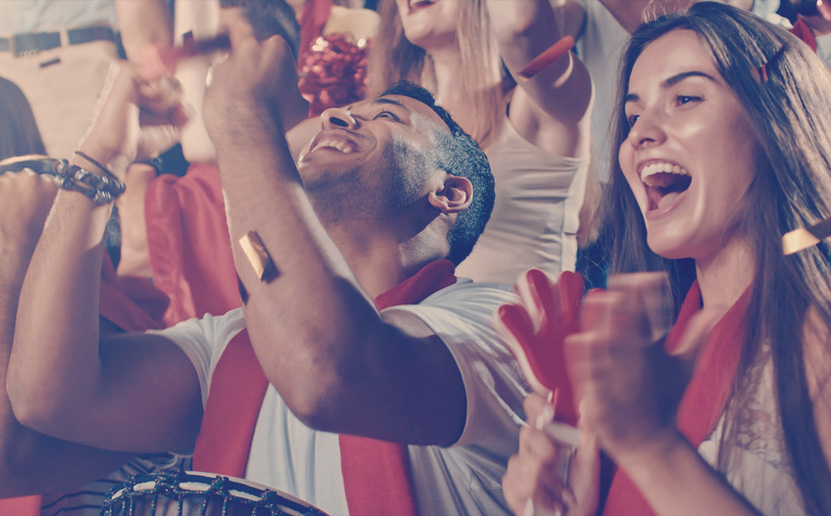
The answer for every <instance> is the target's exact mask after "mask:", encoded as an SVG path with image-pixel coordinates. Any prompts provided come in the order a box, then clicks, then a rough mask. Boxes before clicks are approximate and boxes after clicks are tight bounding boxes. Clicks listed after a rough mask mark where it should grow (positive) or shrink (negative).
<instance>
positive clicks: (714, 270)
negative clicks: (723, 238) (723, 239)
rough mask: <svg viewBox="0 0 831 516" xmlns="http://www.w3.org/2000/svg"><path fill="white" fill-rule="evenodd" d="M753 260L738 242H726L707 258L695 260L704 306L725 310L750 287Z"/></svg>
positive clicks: (746, 245) (750, 252)
mask: <svg viewBox="0 0 831 516" xmlns="http://www.w3.org/2000/svg"><path fill="white" fill-rule="evenodd" d="M755 263H756V260H754V258H753V253H752V251H751V249H750V246H749V245H748V244H747V242H739V241H733V242H730V243H728V245H726V246H725V247H723V248H722V249H721V250H720V251H719V252H718V253H716V254H715V255H714V256H712V257H710V258H707V259H696V261H695V268H696V276H697V278H698V285H699V287H700V288H701V300H702V302H703V305H704V306H705V307H707V308H715V307H721V308H722V309H723V310H724V311H725V312H726V311H727V310H728V309H729V308H730V307H731V306H733V305H734V304H735V303H736V301H737V300H738V299H739V297H741V295H742V294H743V293H744V291H745V290H747V287H749V286H750V283H751V281H752V280H753V274H754V265H755Z"/></svg>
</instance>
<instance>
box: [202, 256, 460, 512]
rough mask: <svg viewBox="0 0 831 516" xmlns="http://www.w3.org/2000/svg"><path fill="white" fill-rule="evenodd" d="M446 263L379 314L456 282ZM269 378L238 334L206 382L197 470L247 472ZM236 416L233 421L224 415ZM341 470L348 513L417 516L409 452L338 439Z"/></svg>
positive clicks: (381, 301)
mask: <svg viewBox="0 0 831 516" xmlns="http://www.w3.org/2000/svg"><path fill="white" fill-rule="evenodd" d="M454 269H455V267H454V266H453V264H452V263H451V262H450V261H448V260H438V261H435V262H432V263H430V264H428V265H426V266H425V267H424V268H422V269H421V270H420V271H419V272H418V273H416V274H415V275H414V276H412V277H411V278H409V279H407V280H405V281H404V282H402V283H401V284H400V285H398V286H396V287H395V288H393V289H391V290H390V291H388V292H385V293H384V294H381V295H380V296H378V297H377V298H376V299H375V305H376V306H377V307H378V309H379V310H381V309H384V308H387V307H389V306H394V305H400V304H415V303H419V302H420V301H422V300H424V299H425V298H426V297H427V296H429V295H430V294H432V293H434V292H437V291H439V290H441V289H443V288H445V287H448V286H450V285H452V284H454V283H455V282H456V277H455V276H454V275H453V272H454ZM267 387H268V381H267V380H266V377H265V374H264V373H263V371H262V367H260V364H259V362H258V361H257V357H256V355H255V354H254V351H253V348H252V347H251V343H250V340H249V339H248V332H247V331H243V332H241V333H240V334H239V335H237V336H236V337H234V338H233V339H232V340H231V342H230V343H229V344H228V347H227V348H226V349H225V352H223V353H222V356H221V357H220V359H219V362H218V363H217V366H216V370H215V372H214V374H213V377H212V381H211V390H210V392H209V393H208V401H207V403H206V406H205V415H204V417H203V419H202V428H201V430H200V432H199V438H198V439H197V441H196V447H195V449H194V454H193V466H194V469H197V470H200V471H206V472H210V473H220V474H223V475H230V476H235V477H243V476H244V475H245V466H246V462H247V461H248V455H249V451H250V448H251V439H252V438H253V436H254V427H255V426H256V423H257V416H258V415H259V410H260V406H261V405H262V402H263V398H264V397H265V393H266V389H267ZM230 414H233V417H230V416H229V415H230ZM339 447H340V452H341V470H342V473H343V478H344V488H345V491H346V503H347V506H348V507H349V512H350V514H358V515H361V516H370V515H378V516H395V515H401V516H414V515H415V514H416V509H415V499H414V497H413V493H412V484H411V479H410V470H409V466H408V462H407V453H406V447H405V446H403V445H400V444H396V443H389V442H385V441H378V440H375V439H368V438H365V437H356V436H349V435H340V436H339Z"/></svg>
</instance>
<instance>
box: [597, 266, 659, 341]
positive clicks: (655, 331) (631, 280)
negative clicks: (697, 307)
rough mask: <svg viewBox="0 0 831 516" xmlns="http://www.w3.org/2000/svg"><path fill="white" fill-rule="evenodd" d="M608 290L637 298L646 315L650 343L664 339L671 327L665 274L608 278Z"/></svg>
mask: <svg viewBox="0 0 831 516" xmlns="http://www.w3.org/2000/svg"><path fill="white" fill-rule="evenodd" d="M607 286H608V288H609V290H615V291H622V292H629V293H631V294H632V295H634V296H637V299H638V304H639V305H640V306H641V307H642V308H643V310H644V311H645V313H646V317H647V321H648V328H647V329H646V330H645V331H646V333H647V334H648V335H649V340H650V342H657V341H658V340H660V339H662V338H664V337H665V336H666V334H667V333H668V332H669V329H670V327H671V326H672V296H671V290H670V285H669V278H668V277H667V275H666V273H665V272H641V273H633V274H620V275H615V276H613V277H611V278H609V282H608V284H607Z"/></svg>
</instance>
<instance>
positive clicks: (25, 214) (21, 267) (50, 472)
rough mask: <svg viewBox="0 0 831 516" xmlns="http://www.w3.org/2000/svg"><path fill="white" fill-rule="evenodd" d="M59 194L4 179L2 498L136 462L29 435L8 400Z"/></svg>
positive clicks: (43, 183) (0, 246)
mask: <svg viewBox="0 0 831 516" xmlns="http://www.w3.org/2000/svg"><path fill="white" fill-rule="evenodd" d="M54 190H55V187H54V185H52V184H51V181H48V180H45V179H43V178H41V177H38V176H36V175H34V174H33V173H30V172H7V173H6V174H4V175H3V177H0V198H2V199H3V200H4V206H5V207H6V208H7V209H8V210H9V213H15V214H16V216H15V217H14V220H13V222H12V223H11V224H2V223H0V226H2V232H1V233H2V235H0V498H5V497H8V496H21V495H27V494H37V493H42V492H47V491H58V490H61V489H64V488H69V487H74V486H77V485H78V484H79V483H82V482H83V481H85V480H91V479H93V478H96V477H98V476H100V475H103V474H106V473H109V472H110V471H112V470H113V469H115V468H117V467H118V466H120V465H121V464H122V463H124V462H125V461H126V460H127V459H128V458H129V457H130V455H129V454H122V453H115V452H108V451H103V450H97V449H93V448H88V447H85V446H79V445H77V444H73V443H69V442H66V441H61V440H58V439H54V438H52V437H48V436H46V435H44V434H41V433H39V432H35V431H34V430H30V429H28V428H26V427H24V426H23V425H21V424H20V423H19V422H18V421H17V419H16V418H15V417H14V414H13V413H12V408H11V404H10V403H9V399H8V396H7V395H6V368H7V366H8V359H9V354H10V352H11V348H12V339H13V338H14V322H15V317H16V314H17V302H18V299H19V297H20V289H21V287H22V285H23V278H24V276H25V274H26V269H27V267H28V265H29V260H30V259H31V257H32V253H33V252H34V248H35V244H36V242H37V240H38V237H39V236H40V231H41V228H42V227H43V221H44V220H45V218H46V213H47V211H48V209H49V207H50V206H51V205H52V198H53V197H54V193H55V192H54ZM9 218H10V217H9Z"/></svg>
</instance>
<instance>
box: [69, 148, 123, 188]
mask: <svg viewBox="0 0 831 516" xmlns="http://www.w3.org/2000/svg"><path fill="white" fill-rule="evenodd" d="M132 161H133V159H132V158H131V157H128V156H124V155H123V154H122V153H120V152H116V151H111V150H107V149H104V148H102V147H97V146H92V145H81V146H80V147H79V148H78V150H77V151H76V152H75V154H74V155H73V156H72V158H71V159H70V160H69V162H70V163H72V164H73V165H77V166H79V167H81V168H83V169H85V170H89V171H90V172H92V173H93V174H96V175H103V176H111V177H113V178H115V179H119V180H123V179H124V174H125V172H126V171H127V166H129V164H130V163H131V162H132Z"/></svg>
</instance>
